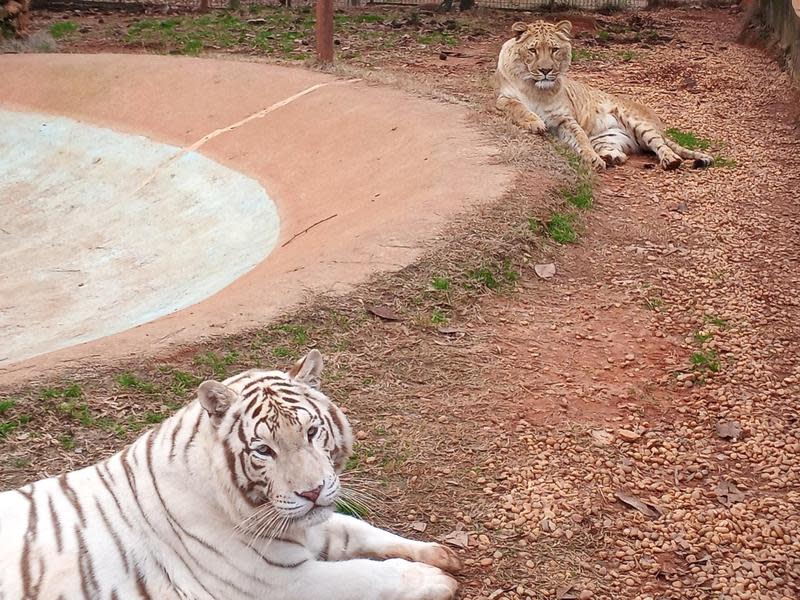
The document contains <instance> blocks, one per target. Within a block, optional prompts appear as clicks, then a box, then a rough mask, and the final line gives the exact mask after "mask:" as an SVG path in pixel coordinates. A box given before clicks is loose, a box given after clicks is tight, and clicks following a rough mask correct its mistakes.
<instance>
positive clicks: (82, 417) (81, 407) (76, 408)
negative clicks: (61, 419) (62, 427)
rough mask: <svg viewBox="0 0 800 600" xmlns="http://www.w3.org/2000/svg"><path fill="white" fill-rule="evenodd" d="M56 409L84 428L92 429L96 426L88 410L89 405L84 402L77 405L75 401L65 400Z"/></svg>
mask: <svg viewBox="0 0 800 600" xmlns="http://www.w3.org/2000/svg"><path fill="white" fill-rule="evenodd" d="M56 408H57V409H58V411H59V412H60V413H61V414H63V415H64V416H66V417H69V418H70V419H72V420H73V421H77V422H78V423H80V424H81V425H83V426H84V427H92V426H94V425H96V424H97V422H96V421H95V418H94V417H93V416H92V412H91V410H89V405H88V404H86V403H85V402H81V403H80V404H78V403H77V402H75V400H65V401H64V402H61V403H60V404H59V405H58V406H57V407H56Z"/></svg>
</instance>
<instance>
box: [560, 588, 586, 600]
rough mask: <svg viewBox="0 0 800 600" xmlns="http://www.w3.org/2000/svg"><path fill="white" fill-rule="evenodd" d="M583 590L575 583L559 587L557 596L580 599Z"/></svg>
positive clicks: (564, 598)
mask: <svg viewBox="0 0 800 600" xmlns="http://www.w3.org/2000/svg"><path fill="white" fill-rule="evenodd" d="M580 594H581V591H580V590H579V589H578V588H576V587H575V586H574V585H569V586H566V587H562V588H559V589H558V590H556V598H557V599H558V600H578V598H579V597H580Z"/></svg>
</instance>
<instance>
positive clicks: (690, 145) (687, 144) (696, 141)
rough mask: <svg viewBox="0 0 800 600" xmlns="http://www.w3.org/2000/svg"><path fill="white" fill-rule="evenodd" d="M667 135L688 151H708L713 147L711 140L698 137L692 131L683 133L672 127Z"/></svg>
mask: <svg viewBox="0 0 800 600" xmlns="http://www.w3.org/2000/svg"><path fill="white" fill-rule="evenodd" d="M666 133H667V135H668V136H669V137H670V139H672V141H673V142H676V143H678V144H680V145H681V146H683V147H684V148H686V149H687V150H701V151H702V150H708V149H709V148H710V147H711V140H707V139H705V138H701V137H697V136H696V135H695V134H693V133H692V132H691V131H681V130H680V129H675V128H674V127H670V128H669V129H667V132H666Z"/></svg>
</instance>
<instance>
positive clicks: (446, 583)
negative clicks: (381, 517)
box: [279, 558, 458, 600]
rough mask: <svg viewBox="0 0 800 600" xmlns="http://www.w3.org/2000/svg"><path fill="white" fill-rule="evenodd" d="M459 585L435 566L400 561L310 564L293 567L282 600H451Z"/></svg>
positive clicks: (364, 560) (344, 561)
mask: <svg viewBox="0 0 800 600" xmlns="http://www.w3.org/2000/svg"><path fill="white" fill-rule="evenodd" d="M457 591H458V583H457V582H456V580H455V579H453V578H452V577H450V576H449V575H448V574H447V573H445V572H444V571H442V570H441V569H437V568H436V567H432V566H430V565H426V564H423V563H418V562H409V561H407V560H403V559H400V558H393V559H391V560H383V561H378V560H368V559H363V558H362V559H354V560H343V561H338V562H322V561H308V562H306V563H303V564H302V565H300V566H298V567H296V568H294V569H293V570H292V572H291V578H287V581H286V585H284V586H282V587H281V590H280V594H279V597H280V598H281V600H308V599H309V598H325V599H326V600H451V599H452V598H454V597H455V594H456V592H457Z"/></svg>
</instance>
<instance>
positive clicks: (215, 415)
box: [197, 379, 236, 425]
mask: <svg viewBox="0 0 800 600" xmlns="http://www.w3.org/2000/svg"><path fill="white" fill-rule="evenodd" d="M197 399H198V400H199V401H200V405H201V406H202V407H203V408H204V409H205V411H206V412H207V413H208V416H209V417H211V421H212V422H213V423H214V424H215V425H217V424H219V422H220V421H221V420H222V417H223V416H224V415H225V412H226V411H227V410H228V409H229V408H230V406H231V404H233V402H234V400H236V392H234V391H233V390H232V389H231V388H229V387H228V386H227V385H225V384H224V383H220V382H219V381H214V380H213V379H212V380H209V381H204V382H203V383H201V384H200V387H199V388H197Z"/></svg>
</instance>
